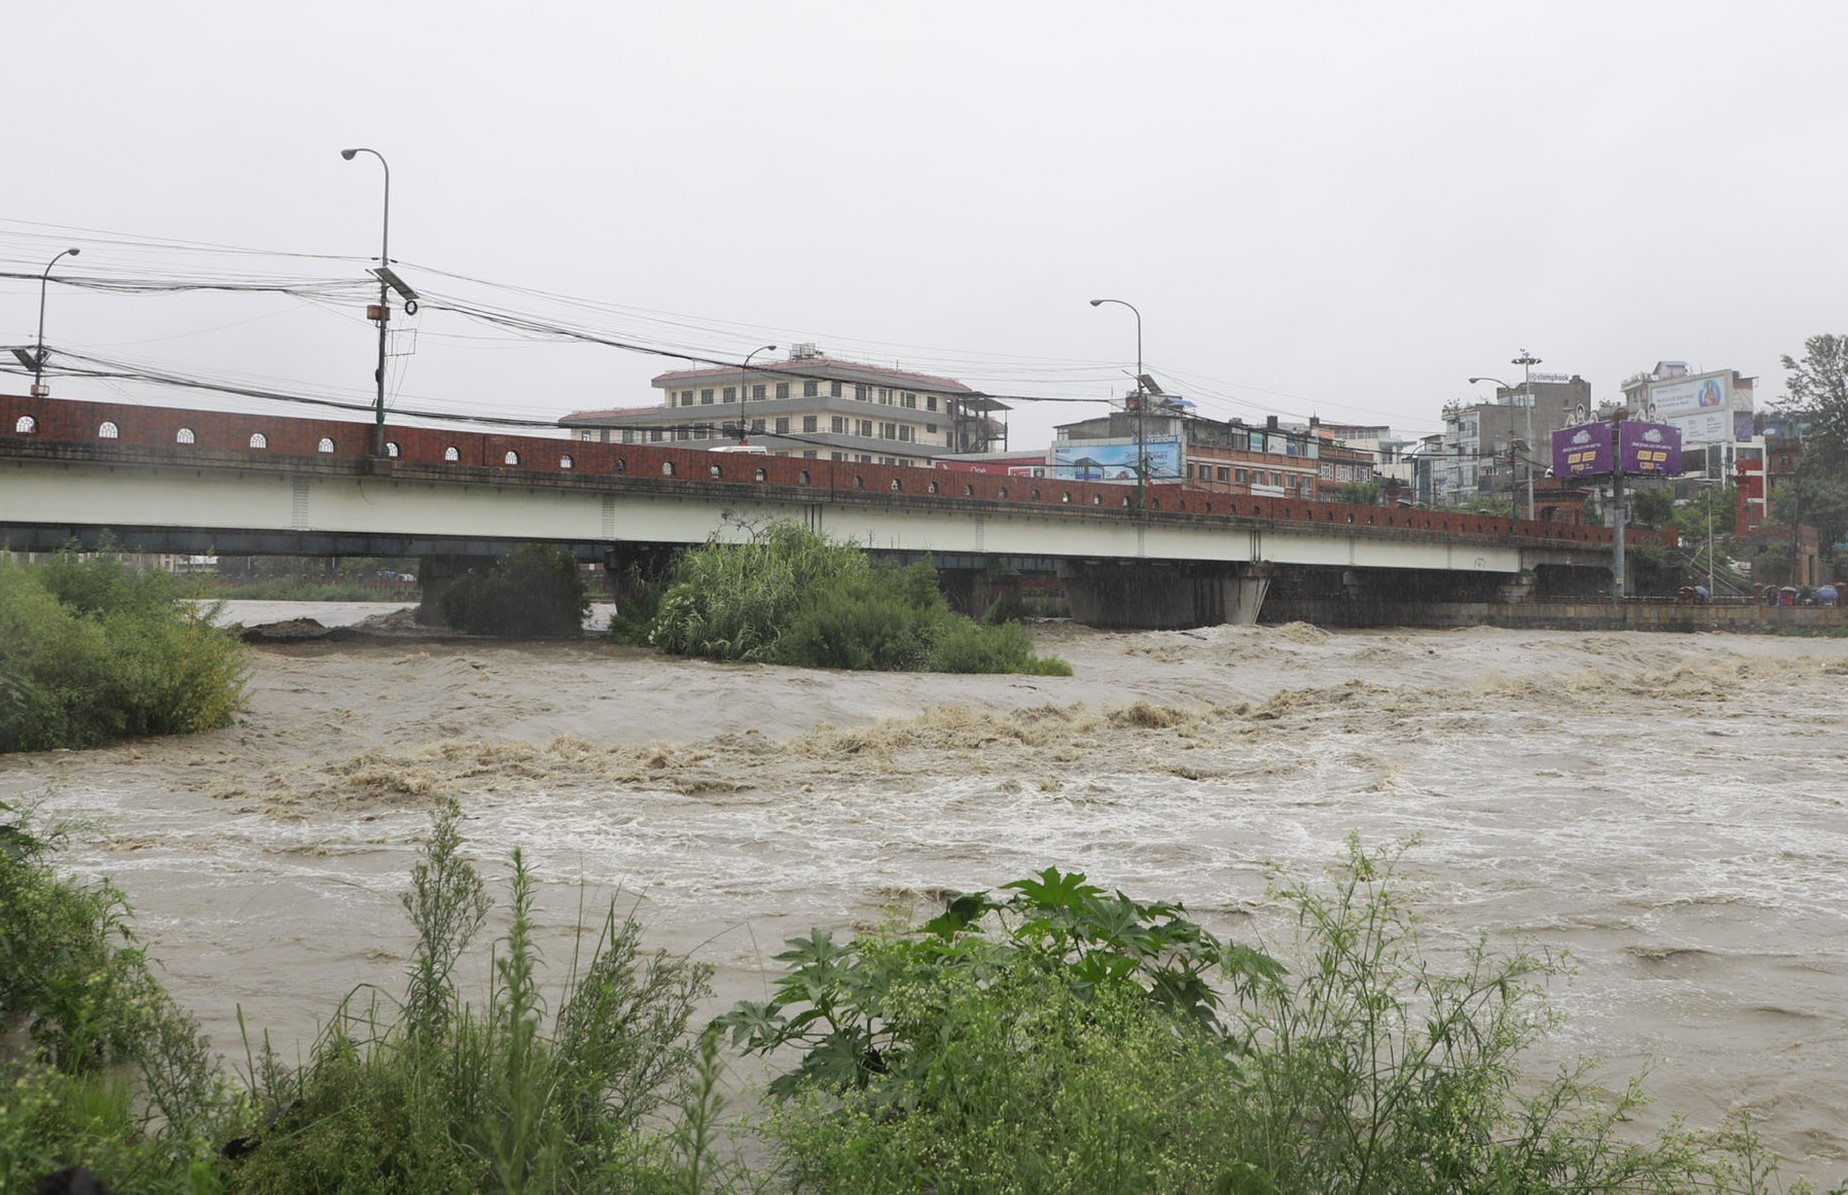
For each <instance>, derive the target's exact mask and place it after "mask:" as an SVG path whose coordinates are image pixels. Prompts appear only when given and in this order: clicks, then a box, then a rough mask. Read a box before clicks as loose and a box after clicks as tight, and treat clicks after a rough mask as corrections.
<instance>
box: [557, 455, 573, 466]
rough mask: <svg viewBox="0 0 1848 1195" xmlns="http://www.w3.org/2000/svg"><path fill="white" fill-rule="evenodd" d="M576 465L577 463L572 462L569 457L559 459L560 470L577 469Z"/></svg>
mask: <svg viewBox="0 0 1848 1195" xmlns="http://www.w3.org/2000/svg"><path fill="white" fill-rule="evenodd" d="M576 465H577V462H576V461H574V460H572V459H571V458H570V457H569V456H561V457H559V458H558V467H559V468H560V469H570V468H574V467H576Z"/></svg>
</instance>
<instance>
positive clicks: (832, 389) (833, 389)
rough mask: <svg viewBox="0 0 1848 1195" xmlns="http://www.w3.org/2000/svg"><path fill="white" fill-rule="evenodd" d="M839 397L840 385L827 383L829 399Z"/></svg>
mask: <svg viewBox="0 0 1848 1195" xmlns="http://www.w3.org/2000/svg"><path fill="white" fill-rule="evenodd" d="M840 396H841V384H840V383H839V382H829V383H828V397H829V398H839V397H840Z"/></svg>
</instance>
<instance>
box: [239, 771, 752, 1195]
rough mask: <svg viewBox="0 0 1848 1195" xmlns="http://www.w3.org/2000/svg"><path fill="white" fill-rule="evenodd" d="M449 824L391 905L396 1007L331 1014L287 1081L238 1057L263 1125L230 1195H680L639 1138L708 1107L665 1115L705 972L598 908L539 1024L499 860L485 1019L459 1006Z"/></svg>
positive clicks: (668, 1157)
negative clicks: (380, 1194)
mask: <svg viewBox="0 0 1848 1195" xmlns="http://www.w3.org/2000/svg"><path fill="white" fill-rule="evenodd" d="M459 818H460V814H459V811H458V810H457V809H456V808H455V807H454V806H453V805H452V806H450V807H449V808H448V809H446V810H444V811H443V812H441V813H439V814H438V816H437V820H436V826H435V831H434V833H433V834H432V836H431V840H430V842H429V844H428V845H427V847H426V848H425V850H424V852H423V856H422V859H421V860H420V862H419V863H418V865H417V867H416V869H415V871H414V872H413V875H412V888H411V891H410V892H409V893H407V894H406V896H405V897H404V905H405V909H406V911H407V912H408V913H409V914H410V918H411V921H412V924H413V925H414V927H415V929H416V932H417V946H416V950H415V953H414V955H413V958H412V963H411V968H410V985H409V991H408V994H407V996H406V998H405V1000H404V1001H403V1003H402V1004H400V1005H398V1006H397V1007H395V1008H391V1009H387V1008H385V1007H383V1006H382V1004H381V1000H382V997H379V996H376V995H375V996H374V998H373V999H372V1001H371V1002H370V1003H369V1004H367V1005H365V1006H364V1007H360V1006H357V1005H356V1003H355V1002H354V1000H353V999H352V998H349V1000H348V1002H347V1004H346V1005H345V1006H343V1007H342V1008H341V1009H340V1011H339V1013H338V1015H337V1016H336V1019H335V1021H334V1023H333V1025H332V1027H331V1028H330V1029H329V1030H328V1032H327V1033H326V1034H325V1035H324V1036H323V1037H322V1038H321V1040H320V1041H319V1042H317V1043H316V1045H315V1048H314V1052H313V1055H312V1057H311V1058H310V1059H309V1061H308V1062H307V1064H306V1065H305V1066H303V1067H301V1068H300V1069H298V1070H295V1071H289V1070H287V1069H285V1068H283V1067H282V1066H281V1065H280V1064H279V1063H278V1062H277V1061H276V1059H275V1058H274V1057H273V1056H271V1055H270V1054H269V1052H268V1051H267V1049H266V1050H264V1051H263V1052H262V1053H261V1054H260V1055H254V1056H253V1057H252V1059H251V1072H252V1087H253V1089H254V1090H255V1091H256V1092H257V1097H258V1103H259V1105H260V1107H261V1110H262V1114H263V1115H262V1119H263V1120H264V1121H265V1122H266V1123H267V1125H268V1127H267V1128H266V1129H264V1130H263V1131H262V1132H261V1133H260V1134H259V1135H258V1136H257V1137H256V1139H255V1140H254V1141H252V1142H249V1143H247V1145H248V1148H247V1151H244V1152H243V1160H242V1161H240V1162H239V1164H238V1165H237V1166H236V1167H235V1169H234V1170H233V1173H232V1182H231V1189H232V1190H235V1191H249V1192H276V1193H284V1192H298V1191H315V1192H355V1193H358V1192H371V1191H510V1192H511V1191H534V1192H537V1191H546V1192H565V1191H625V1190H668V1189H681V1190H685V1189H697V1188H689V1187H687V1186H685V1185H684V1184H679V1183H678V1176H679V1174H680V1162H679V1161H678V1158H679V1152H678V1149H677V1146H676V1143H675V1140H674V1138H673V1136H672V1135H671V1134H669V1135H666V1136H660V1135H654V1134H650V1133H644V1132H643V1129H642V1126H643V1121H644V1119H645V1118H648V1117H650V1116H652V1115H654V1114H655V1113H657V1112H658V1111H660V1110H661V1109H662V1108H663V1107H664V1105H666V1104H668V1103H669V1102H679V1103H680V1104H682V1105H683V1106H680V1108H679V1120H680V1122H681V1123H682V1124H683V1125H698V1124H703V1123H705V1121H706V1119H707V1118H708V1116H709V1113H710V1111H711V1109H712V1105H713V1100H714V1098H715V1097H714V1096H713V1093H712V1085H711V1080H712V1079H714V1078H716V1074H715V1073H714V1074H708V1075H707V1080H706V1082H705V1083H704V1085H703V1088H696V1089H695V1090H694V1091H693V1093H692V1094H691V1095H688V1096H687V1098H685V1099H684V1100H682V1096H683V1093H684V1092H685V1091H686V1087H685V1085H686V1082H687V1079H688V1077H689V1075H690V1074H692V1073H694V1071H695V1066H694V1056H693V1054H692V1052H691V1050H690V1049H689V1047H688V1045H687V1043H686V1040H685V1030H686V1026H687V1021H688V1019H689V1017H690V1016H691V1015H692V1011H693V1008H694V1006H695V1005H696V1004H697V1003H698V1001H699V1000H701V999H702V998H704V997H705V996H706V995H708V994H709V988H708V983H707V981H708V976H709V968H706V967H705V966H703V965H699V964H693V963H689V962H687V961H685V960H683V959H677V958H671V957H668V956H666V955H661V954H655V955H647V954H645V953H644V952H643V951H642V950H641V948H640V936H641V929H640V927H639V926H638V925H637V923H636V922H635V921H633V920H630V919H623V918H619V917H618V916H617V914H616V911H615V908H614V906H612V907H611V909H610V910H609V913H608V915H607V916H606V918H605V919H604V921H603V924H602V928H601V932H600V933H599V934H598V936H597V937H596V940H595V941H594V942H593V943H591V944H590V947H591V948H590V951H589V956H588V960H587V961H586V960H583V959H581V958H574V960H573V964H572V969H571V974H570V977H569V979H568V981H567V983H566V984H565V986H564V990H563V992H562V994H561V995H560V996H559V997H558V999H557V1002H556V1005H555V1007H556V1009H557V1011H556V1014H555V1015H554V1016H552V1017H551V1018H550V1019H549V1022H548V1018H547V1015H546V1009H547V1006H548V1001H547V1000H546V999H545V997H544V995H543V994H542V992H541V988H540V982H539V971H540V961H539V951H538V947H537V946H536V944H535V943H534V941H533V937H532V933H533V920H532V902H533V895H534V888H533V880H532V875H531V873H530V871H529V870H528V869H527V865H526V862H525V860H524V858H523V857H522V856H521V854H520V852H519V851H517V850H516V851H515V852H514V854H513V876H512V878H511V880H510V881H509V889H510V891H509V905H510V916H509V922H508V926H507V931H506V934H505V936H504V937H502V938H501V939H500V941H499V942H498V943H497V945H496V949H495V952H494V955H495V957H494V965H493V978H492V981H491V984H490V988H489V991H488V993H487V1004H486V1007H485V1008H482V1009H479V1010H478V1009H475V1008H473V1007H472V1006H470V1005H468V1004H466V1003H464V1002H463V1001H462V1000H461V998H460V997H459V996H458V994H457V992H456V987H455V983H454V979H453V972H454V969H455V966H456V964H457V962H458V961H459V960H460V959H461V958H462V957H463V955H464V953H465V951H466V950H467V948H468V946H469V943H470V941H471V940H472V939H473V937H474V936H475V934H476V933H477V932H479V930H480V929H481V927H482V926H483V924H484V923H485V921H486V919H487V914H488V908H489V902H488V898H487V895H486V892H485V888H484V886H483V884H482V881H481V879H480V877H479V876H478V875H477V874H476V872H475V870H474V869H473V868H472V867H471V866H470V865H469V864H468V863H466V862H465V861H464V860H462V859H461V857H460V856H459V854H458V853H457V852H458V847H459V845H460V836H459V834H458V832H457V829H456V826H457V822H458V820H459ZM580 945H583V943H580ZM580 962H583V966H582V968H581V969H580V968H579V963H580ZM706 1065H707V1068H708V1070H710V1068H711V1066H712V1063H711V1062H710V1060H708V1062H707V1064H706Z"/></svg>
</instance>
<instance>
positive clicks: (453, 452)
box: [443, 444, 462, 464]
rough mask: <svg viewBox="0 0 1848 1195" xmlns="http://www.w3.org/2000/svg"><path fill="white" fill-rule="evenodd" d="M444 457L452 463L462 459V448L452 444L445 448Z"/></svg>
mask: <svg viewBox="0 0 1848 1195" xmlns="http://www.w3.org/2000/svg"><path fill="white" fill-rule="evenodd" d="M443 459H444V460H446V461H449V462H451V463H452V464H453V463H455V462H457V461H460V460H461V459H462V450H461V449H460V448H457V447H456V446H455V445H454V444H451V445H450V446H449V447H447V448H445V449H443Z"/></svg>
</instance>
